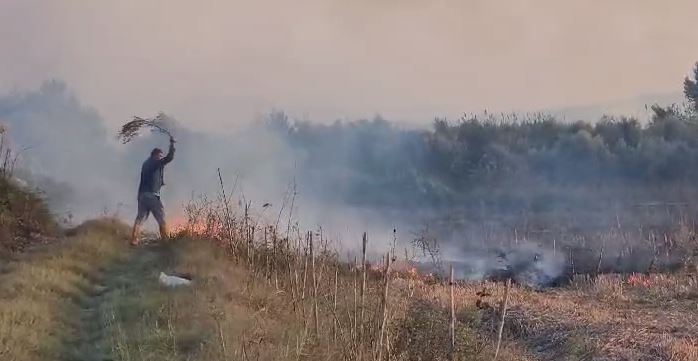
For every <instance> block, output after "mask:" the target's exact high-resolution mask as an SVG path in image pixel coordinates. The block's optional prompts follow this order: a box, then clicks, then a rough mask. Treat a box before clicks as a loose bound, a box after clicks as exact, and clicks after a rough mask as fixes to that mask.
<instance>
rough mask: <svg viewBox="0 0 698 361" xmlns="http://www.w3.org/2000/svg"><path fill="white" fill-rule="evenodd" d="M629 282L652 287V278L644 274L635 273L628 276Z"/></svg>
mask: <svg viewBox="0 0 698 361" xmlns="http://www.w3.org/2000/svg"><path fill="white" fill-rule="evenodd" d="M628 284H629V285H631V286H639V287H651V286H652V280H651V279H650V278H649V277H647V276H645V275H643V274H639V273H633V274H632V275H630V276H629V277H628Z"/></svg>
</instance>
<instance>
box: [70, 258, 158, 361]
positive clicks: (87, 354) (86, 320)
mask: <svg viewBox="0 0 698 361" xmlns="http://www.w3.org/2000/svg"><path fill="white" fill-rule="evenodd" d="M163 254H164V252H163V251H162V248H161V247H158V246H146V247H141V248H138V249H130V250H128V251H127V254H126V257H124V258H123V259H121V260H119V261H118V262H115V263H114V264H111V265H109V266H108V267H107V268H106V269H104V270H103V271H102V272H101V274H100V275H99V276H98V277H95V278H94V279H93V280H92V284H91V285H90V289H89V290H88V291H87V292H86V293H85V296H84V297H82V298H81V299H80V300H79V301H78V302H79V304H80V319H79V322H78V324H77V327H76V331H77V332H76V334H75V336H76V337H75V339H74V340H73V341H72V342H71V347H70V348H69V350H68V352H67V353H66V355H64V357H63V359H64V360H66V361H107V360H115V359H119V358H117V357H115V355H116V354H118V347H119V345H118V342H116V341H118V340H116V338H115V335H114V331H115V326H117V327H116V328H117V329H118V320H117V319H116V318H117V315H116V314H115V313H114V310H113V305H114V303H115V302H117V300H118V302H130V300H129V298H133V297H136V298H137V297H138V296H139V295H138V294H139V293H140V291H141V290H142V288H143V287H144V285H143V283H144V282H143V281H144V279H148V278H149V279H151V280H156V279H157V275H158V273H159V271H160V267H159V266H161V265H162V264H163V263H164V259H163Z"/></svg>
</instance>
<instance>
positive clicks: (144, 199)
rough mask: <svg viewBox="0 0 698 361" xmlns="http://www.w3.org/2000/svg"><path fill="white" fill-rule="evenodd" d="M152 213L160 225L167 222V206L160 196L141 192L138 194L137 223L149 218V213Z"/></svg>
mask: <svg viewBox="0 0 698 361" xmlns="http://www.w3.org/2000/svg"><path fill="white" fill-rule="evenodd" d="M150 213H152V214H153V217H155V220H156V221H158V224H159V225H161V226H162V225H164V224H165V208H164V207H163V206H162V202H161V201H160V196H157V195H155V194H152V193H141V194H139V195H138V215H137V216H136V224H141V223H143V221H144V220H146V219H147V218H148V214H150Z"/></svg>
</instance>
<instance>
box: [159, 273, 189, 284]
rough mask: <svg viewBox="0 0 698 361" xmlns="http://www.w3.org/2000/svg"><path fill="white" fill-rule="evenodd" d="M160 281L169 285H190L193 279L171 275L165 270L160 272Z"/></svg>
mask: <svg viewBox="0 0 698 361" xmlns="http://www.w3.org/2000/svg"><path fill="white" fill-rule="evenodd" d="M160 283H161V284H163V285H165V286H167V287H178V286H188V285H189V284H190V283H191V280H188V279H186V278H182V277H177V276H169V275H167V274H165V272H160Z"/></svg>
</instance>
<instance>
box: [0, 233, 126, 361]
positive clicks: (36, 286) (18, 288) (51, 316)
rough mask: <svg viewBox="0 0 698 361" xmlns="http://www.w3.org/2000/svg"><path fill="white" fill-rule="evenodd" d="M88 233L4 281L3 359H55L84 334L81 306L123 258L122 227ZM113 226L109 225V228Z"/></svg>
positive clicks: (19, 266)
mask: <svg viewBox="0 0 698 361" xmlns="http://www.w3.org/2000/svg"><path fill="white" fill-rule="evenodd" d="M103 223H104V229H109V231H104V230H93V229H90V230H88V229H84V230H82V231H81V232H78V233H77V234H75V235H74V236H73V237H71V238H68V239H66V240H64V241H62V242H60V243H59V244H55V245H52V246H49V247H46V248H45V249H42V250H40V251H36V252H34V253H33V254H31V255H30V256H28V257H26V259H22V260H20V261H16V262H13V263H12V264H11V265H9V267H8V269H7V273H5V274H3V275H2V276H0V359H2V360H8V361H10V360H17V361H31V360H50V359H57V358H59V357H60V355H62V354H64V353H65V352H67V348H68V347H69V343H70V341H71V339H72V338H73V336H74V335H75V334H76V333H77V332H78V331H79V330H77V329H76V328H77V327H78V326H79V324H78V318H76V315H79V314H80V301H81V299H83V298H85V297H87V296H88V294H89V293H90V292H92V287H93V285H94V282H95V279H94V278H95V277H96V276H97V274H98V273H99V267H103V266H105V265H108V264H109V263H111V262H114V261H115V260H116V259H118V258H119V257H120V256H122V255H123V251H124V250H123V247H122V246H121V245H120V244H119V242H117V241H116V239H117V236H118V234H119V233H116V232H115V231H116V230H117V229H119V227H118V226H116V225H114V224H112V223H111V222H107V221H104V222H103ZM107 223H109V224H107Z"/></svg>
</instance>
